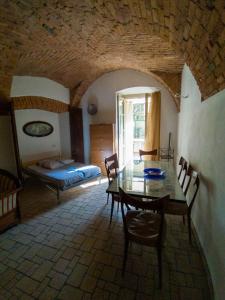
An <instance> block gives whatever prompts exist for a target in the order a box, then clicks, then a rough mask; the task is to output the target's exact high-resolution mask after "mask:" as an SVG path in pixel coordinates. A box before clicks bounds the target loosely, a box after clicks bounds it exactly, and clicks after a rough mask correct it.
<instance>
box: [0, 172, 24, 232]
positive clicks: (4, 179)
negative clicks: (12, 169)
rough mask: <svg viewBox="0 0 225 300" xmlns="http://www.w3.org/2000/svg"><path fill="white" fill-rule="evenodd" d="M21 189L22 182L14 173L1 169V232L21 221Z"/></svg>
mask: <svg viewBox="0 0 225 300" xmlns="http://www.w3.org/2000/svg"><path fill="white" fill-rule="evenodd" d="M21 189H22V187H21V184H20V182H19V180H18V179H17V178H16V177H15V176H14V175H12V174H11V173H9V172H8V171H6V170H3V169H0V232H2V231H4V230H6V229H8V228H9V227H12V226H13V225H16V224H17V223H18V222H19V219H20V211H19V202H18V194H19V191H20V190H21Z"/></svg>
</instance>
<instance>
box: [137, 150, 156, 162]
mask: <svg viewBox="0 0 225 300" xmlns="http://www.w3.org/2000/svg"><path fill="white" fill-rule="evenodd" d="M145 155H153V156H156V155H158V150H157V149H154V150H151V151H144V150H141V149H140V150H139V156H140V160H142V156H145Z"/></svg>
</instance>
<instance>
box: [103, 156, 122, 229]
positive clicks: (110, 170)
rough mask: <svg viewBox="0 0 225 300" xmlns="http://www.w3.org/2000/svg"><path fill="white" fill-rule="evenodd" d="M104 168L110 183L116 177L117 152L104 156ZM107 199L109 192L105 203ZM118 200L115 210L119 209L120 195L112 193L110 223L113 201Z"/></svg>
mask: <svg viewBox="0 0 225 300" xmlns="http://www.w3.org/2000/svg"><path fill="white" fill-rule="evenodd" d="M105 168H106V174H107V178H108V184H109V185H110V184H111V183H112V181H113V180H114V179H115V178H116V177H117V175H118V172H119V163H118V157H117V154H116V153H114V154H113V155H111V156H109V157H106V158H105ZM108 201H109V193H108V195H107V204H108ZM115 201H116V202H118V207H117V210H118V209H119V202H120V197H119V196H117V195H114V194H112V204H111V213H110V224H111V222H112V216H113V210H114V202H115Z"/></svg>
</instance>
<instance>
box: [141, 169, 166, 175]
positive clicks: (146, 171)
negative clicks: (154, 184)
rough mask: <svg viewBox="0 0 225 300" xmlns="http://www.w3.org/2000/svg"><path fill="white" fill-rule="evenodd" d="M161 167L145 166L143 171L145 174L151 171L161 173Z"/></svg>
mask: <svg viewBox="0 0 225 300" xmlns="http://www.w3.org/2000/svg"><path fill="white" fill-rule="evenodd" d="M161 171H162V170H161V169H160V168H145V169H144V172H145V173H147V174H151V173H159V174H160V173H161Z"/></svg>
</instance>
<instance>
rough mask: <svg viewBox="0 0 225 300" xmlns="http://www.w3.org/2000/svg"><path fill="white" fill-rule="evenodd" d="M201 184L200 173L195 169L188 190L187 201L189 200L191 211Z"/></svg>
mask: <svg viewBox="0 0 225 300" xmlns="http://www.w3.org/2000/svg"><path fill="white" fill-rule="evenodd" d="M199 185H200V179H199V174H198V173H197V172H196V171H195V170H193V171H192V176H191V182H190V187H189V189H188V192H187V202H188V210H189V213H190V212H191V209H192V207H193V204H194V201H195V198H196V196H197V193H198V190H199Z"/></svg>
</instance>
